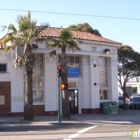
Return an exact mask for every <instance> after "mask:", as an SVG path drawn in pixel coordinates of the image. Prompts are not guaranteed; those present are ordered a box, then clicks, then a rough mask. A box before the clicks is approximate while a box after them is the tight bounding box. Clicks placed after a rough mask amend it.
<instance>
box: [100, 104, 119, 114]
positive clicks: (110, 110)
mask: <svg viewBox="0 0 140 140" xmlns="http://www.w3.org/2000/svg"><path fill="white" fill-rule="evenodd" d="M118 109H119V105H118V103H117V102H104V103H102V114H118Z"/></svg>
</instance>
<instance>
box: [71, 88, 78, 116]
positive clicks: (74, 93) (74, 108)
mask: <svg viewBox="0 0 140 140" xmlns="http://www.w3.org/2000/svg"><path fill="white" fill-rule="evenodd" d="M69 106H70V113H71V114H78V90H77V89H69Z"/></svg>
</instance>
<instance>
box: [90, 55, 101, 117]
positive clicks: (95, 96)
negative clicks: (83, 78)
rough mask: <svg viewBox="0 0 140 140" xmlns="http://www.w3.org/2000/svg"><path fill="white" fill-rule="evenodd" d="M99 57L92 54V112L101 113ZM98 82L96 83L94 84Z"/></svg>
mask: <svg viewBox="0 0 140 140" xmlns="http://www.w3.org/2000/svg"><path fill="white" fill-rule="evenodd" d="M98 62H99V61H98V57H96V56H90V84H91V109H92V112H91V113H93V114H94V113H100V98H99V86H100V85H99V63H98ZM94 83H96V85H94Z"/></svg>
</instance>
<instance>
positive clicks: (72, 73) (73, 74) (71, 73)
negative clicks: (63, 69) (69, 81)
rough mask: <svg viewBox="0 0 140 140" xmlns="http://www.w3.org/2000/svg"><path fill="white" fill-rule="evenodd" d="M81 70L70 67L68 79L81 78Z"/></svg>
mask: <svg viewBox="0 0 140 140" xmlns="http://www.w3.org/2000/svg"><path fill="white" fill-rule="evenodd" d="M79 75H80V71H79V68H73V67H68V77H79Z"/></svg>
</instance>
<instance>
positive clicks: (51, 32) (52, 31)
mask: <svg viewBox="0 0 140 140" xmlns="http://www.w3.org/2000/svg"><path fill="white" fill-rule="evenodd" d="M62 29H63V28H53V27H49V28H46V29H44V30H43V31H42V32H41V35H42V36H43V37H47V36H50V37H57V38H59V36H60V31H61V30H62ZM72 34H73V39H79V40H89V41H97V42H105V43H112V44H120V45H121V44H122V43H120V42H116V41H113V40H110V39H107V38H104V37H100V36H97V35H94V34H91V33H87V32H80V31H72ZM1 39H2V38H1ZM3 48H4V45H3V44H2V42H1V40H0V49H3Z"/></svg>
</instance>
